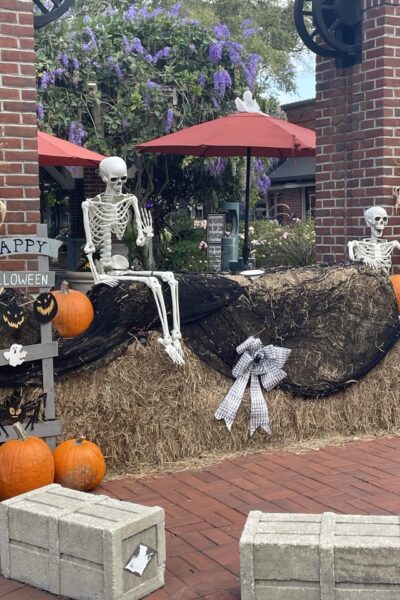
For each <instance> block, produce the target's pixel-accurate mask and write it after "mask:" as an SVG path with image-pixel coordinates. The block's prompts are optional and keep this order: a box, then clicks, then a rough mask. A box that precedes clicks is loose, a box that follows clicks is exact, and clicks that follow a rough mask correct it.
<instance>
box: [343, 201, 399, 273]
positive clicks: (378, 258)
mask: <svg viewBox="0 0 400 600" xmlns="http://www.w3.org/2000/svg"><path fill="white" fill-rule="evenodd" d="M364 219H365V222H366V224H367V225H368V226H369V227H370V228H371V237H370V238H367V239H363V240H352V241H351V242H349V243H348V249H349V257H350V260H353V261H358V262H362V263H364V264H365V265H367V266H368V267H371V268H373V269H378V268H379V267H383V268H384V269H385V270H386V271H387V272H388V273H389V271H390V268H391V266H392V252H393V250H394V249H395V248H397V249H398V248H400V243H399V242H398V241H397V240H393V241H390V242H389V241H387V240H384V239H382V236H383V230H384V229H385V227H386V225H387V223H388V215H387V212H386V210H385V209H384V208H383V206H371V207H370V208H367V209H366V210H365V211H364Z"/></svg>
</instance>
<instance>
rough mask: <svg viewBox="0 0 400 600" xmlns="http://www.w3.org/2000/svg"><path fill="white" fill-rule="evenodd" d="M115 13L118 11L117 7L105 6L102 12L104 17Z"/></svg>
mask: <svg viewBox="0 0 400 600" xmlns="http://www.w3.org/2000/svg"><path fill="white" fill-rule="evenodd" d="M117 13H118V9H117V8H107V9H106V10H105V11H104V14H105V16H106V17H113V16H114V15H116V14H117Z"/></svg>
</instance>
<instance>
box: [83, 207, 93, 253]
mask: <svg viewBox="0 0 400 600" xmlns="http://www.w3.org/2000/svg"><path fill="white" fill-rule="evenodd" d="M82 212H83V228H84V230H85V236H86V245H85V248H84V252H85V254H93V253H94V252H95V251H96V248H95V246H94V243H93V240H92V232H91V231H90V223H89V201H88V200H85V201H84V202H82Z"/></svg>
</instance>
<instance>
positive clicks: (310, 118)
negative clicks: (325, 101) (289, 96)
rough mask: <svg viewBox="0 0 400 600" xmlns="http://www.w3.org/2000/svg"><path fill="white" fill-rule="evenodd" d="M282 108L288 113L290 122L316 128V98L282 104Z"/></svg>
mask: <svg viewBox="0 0 400 600" xmlns="http://www.w3.org/2000/svg"><path fill="white" fill-rule="evenodd" d="M281 109H282V110H283V111H284V112H285V113H286V116H287V120H288V121H289V123H294V124H295V125H301V127H308V128H309V129H315V98H311V99H310V100H301V101H300V102H291V103H290V104H282V106H281Z"/></svg>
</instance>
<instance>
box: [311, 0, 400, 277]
mask: <svg viewBox="0 0 400 600" xmlns="http://www.w3.org/2000/svg"><path fill="white" fill-rule="evenodd" d="M363 18H364V23H363V27H364V34H363V38H364V46H363V62H362V64H360V65H355V66H354V67H352V68H349V69H336V67H335V63H334V61H333V60H330V59H324V58H321V57H317V81H316V91H317V94H316V130H317V173H316V187H317V199H316V226H317V258H318V260H319V261H322V262H332V261H334V260H339V261H340V260H343V259H345V258H346V257H347V248H346V246H347V241H348V240H351V239H356V238H360V237H364V236H369V229H367V228H366V226H365V224H364V220H363V211H364V209H365V208H367V207H369V206H372V205H374V204H375V205H382V206H384V207H385V208H386V210H387V211H388V214H389V227H388V228H387V230H385V236H386V237H387V238H400V212H399V213H398V214H397V213H396V211H395V209H394V198H393V196H392V188H393V186H394V185H399V184H400V148H399V146H400V127H399V124H400V121H399V118H400V77H399V75H400V5H399V0H363ZM393 259H394V263H395V264H396V265H398V266H397V270H399V265H400V253H399V252H397V253H396V254H394V255H393ZM395 270H396V269H395Z"/></svg>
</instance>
